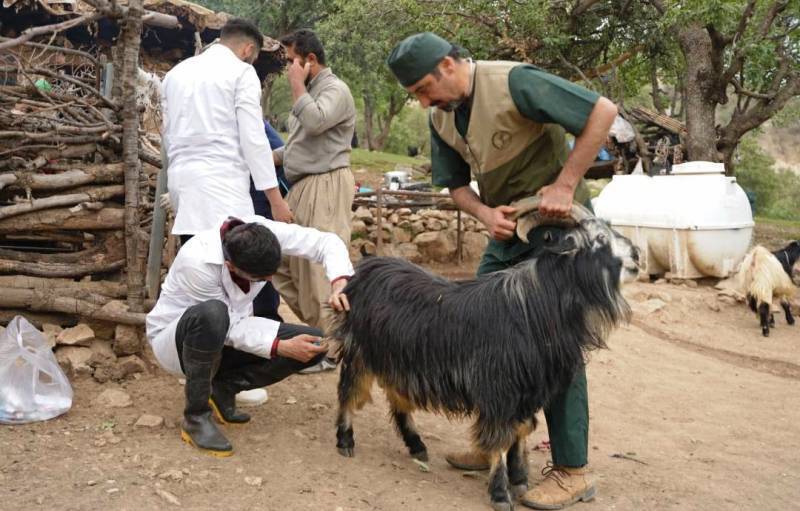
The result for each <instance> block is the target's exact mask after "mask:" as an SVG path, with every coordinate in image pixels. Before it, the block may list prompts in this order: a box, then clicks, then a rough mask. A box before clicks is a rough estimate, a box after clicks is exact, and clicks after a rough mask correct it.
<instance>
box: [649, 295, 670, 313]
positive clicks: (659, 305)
mask: <svg viewBox="0 0 800 511" xmlns="http://www.w3.org/2000/svg"><path fill="white" fill-rule="evenodd" d="M666 306H667V304H666V302H664V301H662V300H659V299H658V298H652V299H650V300H647V301H646V302H644V309H645V310H646V311H647V313H648V314H654V313H656V312H658V311H660V310H661V309H663V308H664V307H666Z"/></svg>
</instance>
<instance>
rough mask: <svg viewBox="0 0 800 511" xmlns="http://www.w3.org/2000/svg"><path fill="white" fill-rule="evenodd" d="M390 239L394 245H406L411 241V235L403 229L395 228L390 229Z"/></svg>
mask: <svg viewBox="0 0 800 511" xmlns="http://www.w3.org/2000/svg"><path fill="white" fill-rule="evenodd" d="M392 239H393V240H394V242H395V243H408V242H409V241H411V233H410V232H408V231H406V230H405V229H401V228H399V227H395V228H394V229H392Z"/></svg>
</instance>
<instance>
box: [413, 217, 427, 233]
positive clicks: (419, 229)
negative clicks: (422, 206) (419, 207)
mask: <svg viewBox="0 0 800 511" xmlns="http://www.w3.org/2000/svg"><path fill="white" fill-rule="evenodd" d="M423 232H425V223H424V222H422V220H417V221H415V222H412V223H411V235H412V236H416V235H417V234H420V233H423Z"/></svg>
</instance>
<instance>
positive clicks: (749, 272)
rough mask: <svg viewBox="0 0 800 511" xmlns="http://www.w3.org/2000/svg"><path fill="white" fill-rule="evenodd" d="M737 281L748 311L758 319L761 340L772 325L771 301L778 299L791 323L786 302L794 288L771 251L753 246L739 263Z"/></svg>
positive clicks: (767, 333)
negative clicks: (761, 335) (745, 296)
mask: <svg viewBox="0 0 800 511" xmlns="http://www.w3.org/2000/svg"><path fill="white" fill-rule="evenodd" d="M737 280H738V286H739V289H740V290H741V291H742V292H743V293H745V294H746V295H747V303H748V304H749V305H750V309H752V311H753V312H755V313H756V314H758V316H759V318H760V320H761V332H762V333H763V334H764V337H767V336H769V327H770V326H772V327H774V326H775V318H774V317H773V315H772V301H773V299H778V300H780V303H781V306H782V307H783V310H784V312H785V313H786V322H787V323H788V324H790V325H793V324H794V318H793V317H792V312H791V309H790V306H789V300H791V299H792V298H793V297H794V295H795V293H796V292H797V288H796V287H795V285H794V284H793V283H792V279H791V277H790V276H789V275H788V274H787V273H786V271H785V270H784V268H783V266H782V265H781V263H780V261H778V259H777V258H776V257H775V255H773V254H772V252H770V251H769V250H767V249H766V248H764V247H762V246H761V245H757V246H755V247H754V248H753V249H752V250H750V252H748V254H747V255H746V256H745V258H744V261H742V265H741V267H740V269H739V273H738V275H737Z"/></svg>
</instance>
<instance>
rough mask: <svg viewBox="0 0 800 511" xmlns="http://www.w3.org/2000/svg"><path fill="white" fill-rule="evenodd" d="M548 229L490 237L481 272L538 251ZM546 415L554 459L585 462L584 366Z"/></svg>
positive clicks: (558, 462) (578, 464)
mask: <svg viewBox="0 0 800 511" xmlns="http://www.w3.org/2000/svg"><path fill="white" fill-rule="evenodd" d="M547 229H557V228H546V227H542V228H539V229H537V230H536V231H535V232H534V233H532V234H531V236H530V244H526V243H522V242H521V241H520V240H519V239H517V237H516V236H515V237H514V238H513V239H512V240H509V241H507V242H499V241H495V240H491V241H490V242H489V246H488V247H487V248H486V252H484V254H483V257H482V258H481V262H480V265H479V266H478V275H485V274H487V273H492V272H496V271H500V270H505V269H506V268H510V267H511V266H514V265H515V264H517V263H519V262H520V261H522V260H524V259H527V258H529V257H531V256H532V255H535V253H536V250H537V248H538V247H541V243H542V237H543V233H544V232H545V231H546V230H547ZM544 416H545V420H547V429H548V431H549V433H550V448H551V450H552V454H553V463H554V464H555V465H560V466H566V467H582V466H584V465H586V464H587V463H588V446H589V394H588V392H587V389H586V370H585V368H581V369H580V370H579V371H578V372H577V373H576V374H575V378H574V379H573V380H572V383H571V384H570V385H569V387H567V388H566V390H564V392H562V393H561V394H559V395H558V396H556V397H555V399H553V401H552V403H550V406H548V407H547V408H545V410H544Z"/></svg>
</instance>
